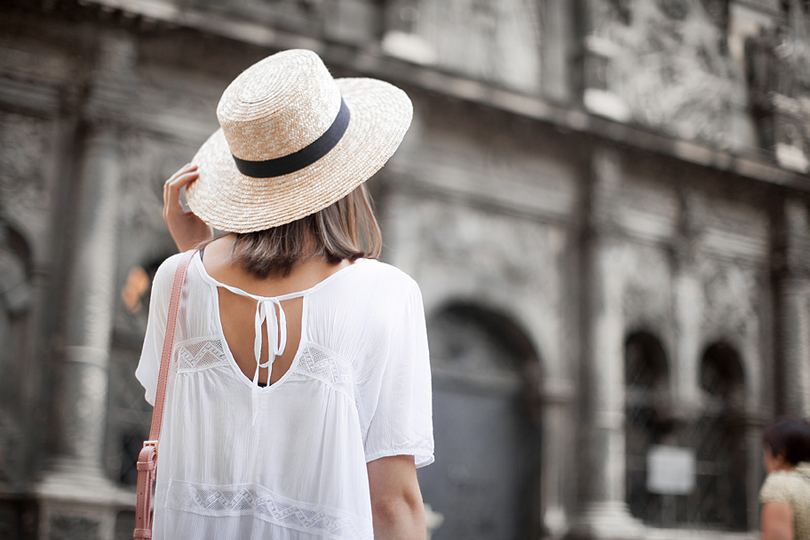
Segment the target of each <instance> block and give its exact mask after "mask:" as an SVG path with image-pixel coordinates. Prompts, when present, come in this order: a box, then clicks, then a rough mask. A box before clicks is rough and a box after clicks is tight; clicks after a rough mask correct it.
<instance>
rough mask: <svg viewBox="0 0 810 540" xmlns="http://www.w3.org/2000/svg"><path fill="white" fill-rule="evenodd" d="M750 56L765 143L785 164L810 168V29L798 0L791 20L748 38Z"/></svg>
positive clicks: (754, 100) (753, 90) (793, 2)
mask: <svg viewBox="0 0 810 540" xmlns="http://www.w3.org/2000/svg"><path fill="white" fill-rule="evenodd" d="M748 58H749V71H750V81H751V82H750V84H751V102H752V107H753V109H754V113H755V115H756V117H757V118H758V120H759V127H760V134H761V138H762V144H763V145H764V146H765V147H766V148H769V149H771V150H773V151H774V153H775V154H776V159H777V161H778V162H779V164H780V165H782V166H783V167H785V168H786V169H792V170H795V171H798V172H804V173H806V172H810V31H808V14H807V12H806V11H805V8H804V7H803V6H802V3H801V2H800V1H799V0H791V2H790V10H789V15H788V23H787V25H785V26H783V27H781V28H777V29H776V30H774V31H771V32H768V33H766V34H764V35H763V36H761V37H758V38H755V39H752V40H751V41H750V42H749V43H748Z"/></svg>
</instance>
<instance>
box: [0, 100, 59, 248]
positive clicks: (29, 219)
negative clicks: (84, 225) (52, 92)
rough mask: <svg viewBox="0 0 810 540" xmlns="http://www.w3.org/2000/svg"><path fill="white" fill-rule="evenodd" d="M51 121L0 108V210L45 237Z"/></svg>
mask: <svg viewBox="0 0 810 540" xmlns="http://www.w3.org/2000/svg"><path fill="white" fill-rule="evenodd" d="M52 127H53V124H52V122H50V121H47V120H40V119H37V118H32V117H28V116H22V115H19V114H14V113H9V112H2V111H0V213H3V214H4V215H6V216H7V217H9V218H11V219H12V220H13V221H14V222H16V223H18V224H21V225H23V226H24V227H25V228H26V229H27V230H28V231H31V232H32V234H31V237H32V238H37V239H40V238H45V237H46V231H47V226H48V225H49V223H48V214H49V209H50V206H51V191H50V190H49V186H48V181H47V176H48V173H49V170H48V167H47V165H48V157H49V156H51V155H52V152H53V140H52Z"/></svg>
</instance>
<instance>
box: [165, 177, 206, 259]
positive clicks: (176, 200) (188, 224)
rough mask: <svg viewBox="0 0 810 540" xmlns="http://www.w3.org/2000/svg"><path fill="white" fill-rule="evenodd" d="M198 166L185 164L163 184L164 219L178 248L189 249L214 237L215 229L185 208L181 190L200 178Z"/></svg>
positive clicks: (181, 249)
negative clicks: (181, 198) (182, 202)
mask: <svg viewBox="0 0 810 540" xmlns="http://www.w3.org/2000/svg"><path fill="white" fill-rule="evenodd" d="M199 176H200V173H198V172H197V166H196V165H192V164H190V163H189V164H188V165H184V166H183V167H182V168H181V169H180V170H179V171H177V172H176V173H174V174H173V175H172V177H171V178H169V179H168V180H166V183H165V184H163V220H164V221H165V222H166V225H167V226H168V227H169V233H170V234H171V235H172V238H173V239H174V243H175V244H177V248H178V249H179V250H180V251H181V252H182V251H188V250H189V249H192V248H194V247H196V246H197V245H199V244H200V243H202V242H205V241H207V240H210V239H212V238H213V237H214V231H213V230H212V229H211V227H209V226H208V225H206V224H205V222H204V221H203V220H201V219H200V218H198V217H197V216H196V215H194V213H193V212H191V211H187V210H184V209H183V205H182V204H181V203H180V190H181V189H183V188H184V187H185V186H187V185H189V184H190V183H192V182H193V181H194V180H196V179H197V178H199Z"/></svg>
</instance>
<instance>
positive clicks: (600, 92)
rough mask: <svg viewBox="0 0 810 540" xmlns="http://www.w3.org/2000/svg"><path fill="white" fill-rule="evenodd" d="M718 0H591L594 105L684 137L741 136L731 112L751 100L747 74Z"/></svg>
mask: <svg viewBox="0 0 810 540" xmlns="http://www.w3.org/2000/svg"><path fill="white" fill-rule="evenodd" d="M715 4H716V3H715V2H711V1H706V2H701V1H700V0H658V1H647V0H628V1H627V2H620V3H617V2H609V1H607V0H590V1H589V3H588V6H589V8H590V10H591V13H592V17H591V22H592V34H591V35H590V36H589V37H588V38H587V39H586V47H587V54H586V74H585V76H586V85H587V88H586V95H585V104H586V106H587V107H588V108H589V109H591V110H592V111H593V112H595V113H597V114H603V115H605V116H608V117H611V118H613V119H615V120H618V121H623V122H626V121H633V122H638V123H641V124H644V125H646V126H649V127H651V128H654V129H657V130H660V131H662V132H664V133H667V134H669V135H672V136H676V137H679V138H683V139H700V140H705V141H708V142H712V143H715V144H718V145H721V146H723V145H726V144H728V141H729V140H733V139H735V133H733V132H732V122H731V116H732V112H733V109H734V108H735V107H744V106H745V81H744V77H743V73H742V71H741V69H739V67H738V66H737V65H736V64H735V63H734V61H733V60H732V59H731V58H730V56H729V55H728V53H727V50H726V46H725V28H724V25H723V22H722V19H723V9H722V5H720V6H717V5H715Z"/></svg>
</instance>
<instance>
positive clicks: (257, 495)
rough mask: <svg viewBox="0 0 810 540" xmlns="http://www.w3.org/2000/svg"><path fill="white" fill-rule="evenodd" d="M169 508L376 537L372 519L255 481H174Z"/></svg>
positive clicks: (349, 539) (336, 537)
mask: <svg viewBox="0 0 810 540" xmlns="http://www.w3.org/2000/svg"><path fill="white" fill-rule="evenodd" d="M166 506H167V507H169V508H173V509H175V510H181V511H185V512H193V513H195V514H200V515H203V516H249V515H252V516H253V517H254V518H256V519H261V520H263V521H266V522H268V523H272V524H274V525H278V526H281V527H287V528H290V529H295V530H297V531H302V532H305V533H308V534H313V535H319V536H323V537H324V538H326V539H330V540H366V539H371V538H372V537H373V532H372V527H371V520H370V519H363V518H361V517H359V516H355V515H352V514H349V513H346V512H341V511H339V510H334V509H331V508H323V507H318V506H315V505H311V504H306V503H302V502H300V501H295V500H292V499H288V498H286V497H282V496H281V495H278V494H275V493H273V492H272V491H270V490H268V489H266V488H264V487H262V486H258V485H255V484H236V485H205V484H192V483H189V482H177V481H173V482H171V485H170V486H169V492H168V494H167V504H166Z"/></svg>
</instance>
